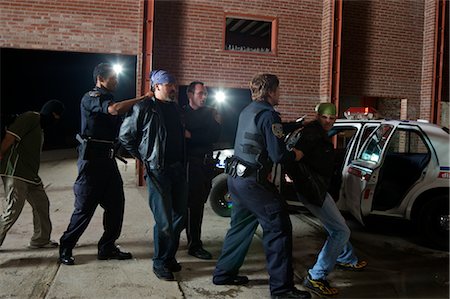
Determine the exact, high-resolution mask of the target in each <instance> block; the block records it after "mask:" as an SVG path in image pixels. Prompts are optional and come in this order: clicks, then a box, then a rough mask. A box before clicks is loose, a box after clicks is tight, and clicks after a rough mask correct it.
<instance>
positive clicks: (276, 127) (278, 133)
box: [272, 123, 284, 138]
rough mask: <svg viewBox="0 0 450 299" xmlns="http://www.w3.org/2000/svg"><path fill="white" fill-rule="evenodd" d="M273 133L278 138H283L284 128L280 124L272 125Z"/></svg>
mask: <svg viewBox="0 0 450 299" xmlns="http://www.w3.org/2000/svg"><path fill="white" fill-rule="evenodd" d="M272 133H273V135H275V136H276V137H277V138H283V137H284V132H283V126H282V125H281V124H279V123H277V124H272Z"/></svg>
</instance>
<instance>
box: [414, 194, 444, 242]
mask: <svg viewBox="0 0 450 299" xmlns="http://www.w3.org/2000/svg"><path fill="white" fill-rule="evenodd" d="M448 200H449V198H448V195H440V196H437V197H435V198H433V199H431V200H430V201H429V202H427V203H426V204H424V206H423V207H422V209H421V211H420V213H419V219H418V221H417V224H418V230H419V233H420V236H421V239H422V240H423V241H424V242H425V244H424V245H428V246H431V247H433V248H436V249H442V250H448V249H449V202H448Z"/></svg>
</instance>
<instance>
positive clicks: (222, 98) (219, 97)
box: [214, 90, 226, 103]
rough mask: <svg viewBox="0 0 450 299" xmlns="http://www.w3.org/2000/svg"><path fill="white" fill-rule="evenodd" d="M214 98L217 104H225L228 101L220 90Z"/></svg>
mask: <svg viewBox="0 0 450 299" xmlns="http://www.w3.org/2000/svg"><path fill="white" fill-rule="evenodd" d="M214 98H215V99H216V102H217V103H223V102H224V101H225V99H226V95H225V92H223V91H222V90H219V91H217V92H216V93H215V95H214Z"/></svg>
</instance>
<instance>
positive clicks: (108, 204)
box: [59, 63, 147, 265]
mask: <svg viewBox="0 0 450 299" xmlns="http://www.w3.org/2000/svg"><path fill="white" fill-rule="evenodd" d="M93 76H94V82H95V84H96V85H95V87H94V89H93V90H91V91H89V92H87V93H86V94H85V95H84V96H83V98H82V99H81V104H80V110H81V133H80V134H79V135H77V139H78V141H79V142H80V143H81V144H80V146H79V147H78V152H79V157H78V162H77V164H78V177H77V179H76V181H75V184H74V193H75V209H74V211H73V214H72V217H71V219H70V223H69V226H68V227H67V230H66V231H65V232H64V234H63V235H62V237H61V239H60V250H59V261H60V262H61V263H63V264H65V265H73V264H74V258H73V256H72V249H73V248H74V247H75V244H76V243H77V241H78V239H79V238H80V237H81V235H82V234H83V232H84V231H85V229H86V228H87V226H88V224H89V222H90V221H91V219H92V216H93V215H94V212H95V209H96V208H97V206H98V205H100V206H101V207H102V208H103V209H104V214H103V228H104V233H103V236H102V237H101V238H100V240H99V242H98V255H97V258H98V259H99V260H107V259H119V260H125V259H131V258H132V256H131V253H129V252H122V251H120V250H119V248H118V246H116V245H115V241H116V240H117V238H119V236H120V231H121V229H122V220H123V213H124V206H125V197H124V193H123V182H122V178H121V176H120V173H119V169H118V167H117V163H116V161H115V158H114V143H115V141H116V138H117V135H118V130H119V127H120V117H119V115H120V114H123V113H126V112H127V111H128V110H129V109H130V108H131V107H132V106H133V105H134V104H135V103H137V102H139V101H141V100H143V99H145V98H146V97H147V96H142V97H139V98H135V99H130V100H125V101H121V102H115V101H114V97H113V95H112V92H113V91H114V90H115V89H116V87H117V82H118V81H117V74H116V73H115V71H114V70H113V67H112V66H111V65H110V64H107V63H101V64H99V65H97V66H96V68H95V69H94V72H93Z"/></svg>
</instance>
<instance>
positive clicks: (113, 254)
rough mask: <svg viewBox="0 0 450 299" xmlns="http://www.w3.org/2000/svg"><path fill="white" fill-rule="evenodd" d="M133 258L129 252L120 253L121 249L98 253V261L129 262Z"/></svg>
mask: <svg viewBox="0 0 450 299" xmlns="http://www.w3.org/2000/svg"><path fill="white" fill-rule="evenodd" d="M132 258H133V256H132V255H131V253H129V252H123V251H120V250H119V248H117V247H116V249H114V250H112V251H109V252H100V251H99V252H98V255H97V259H99V260H129V259H132Z"/></svg>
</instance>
